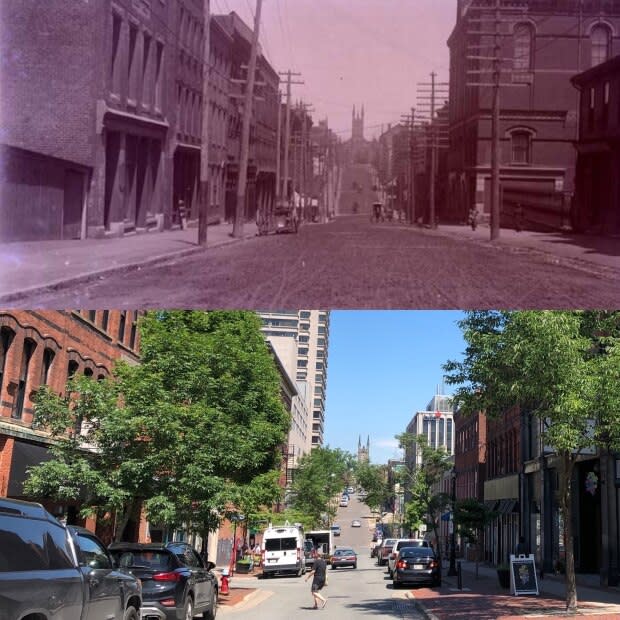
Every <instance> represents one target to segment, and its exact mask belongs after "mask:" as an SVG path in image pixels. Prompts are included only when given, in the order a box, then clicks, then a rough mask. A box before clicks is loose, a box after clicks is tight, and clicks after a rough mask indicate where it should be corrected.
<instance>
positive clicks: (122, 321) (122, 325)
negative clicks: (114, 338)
mask: <svg viewBox="0 0 620 620" xmlns="http://www.w3.org/2000/svg"><path fill="white" fill-rule="evenodd" d="M126 322H127V311H126V310H122V311H121V316H120V319H119V323H118V340H119V342H123V343H124V342H125V324H126Z"/></svg>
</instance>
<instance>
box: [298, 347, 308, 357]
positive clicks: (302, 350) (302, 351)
mask: <svg viewBox="0 0 620 620" xmlns="http://www.w3.org/2000/svg"><path fill="white" fill-rule="evenodd" d="M297 355H308V348H307V347H303V348H300V349H297Z"/></svg>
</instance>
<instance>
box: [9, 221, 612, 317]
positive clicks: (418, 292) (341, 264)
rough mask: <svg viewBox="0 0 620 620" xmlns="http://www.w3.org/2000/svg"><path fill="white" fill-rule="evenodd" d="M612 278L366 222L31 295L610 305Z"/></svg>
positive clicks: (44, 302) (63, 302) (288, 303)
mask: <svg viewBox="0 0 620 620" xmlns="http://www.w3.org/2000/svg"><path fill="white" fill-rule="evenodd" d="M619 301H620V278H619V277H618V276H617V275H614V274H604V273H601V274H597V273H593V272H592V270H587V269H582V268H580V267H579V266H574V265H563V264H555V263H554V262H553V261H550V260H548V258H545V257H544V256H542V255H540V254H538V253H535V252H529V251H521V252H511V251H508V250H507V249H506V248H502V247H500V246H495V245H492V244H489V243H486V244H482V243H475V242H471V241H467V240H464V239H463V240H461V239H454V238H450V237H447V236H443V235H441V234H440V232H439V233H436V232H435V231H430V230H424V229H417V228H411V227H408V226H406V225H400V224H394V223H392V224H388V223H386V224H379V225H377V224H371V223H370V221H369V218H368V217H367V216H349V217H341V218H337V219H336V220H335V221H333V222H330V223H329V224H325V225H314V224H311V225H306V226H303V227H302V228H301V230H300V232H299V234H297V235H270V236H266V237H256V238H253V239H250V240H248V241H245V242H243V243H238V244H232V245H228V246H224V247H219V248H213V249H209V250H206V251H204V252H201V253H197V254H195V255H191V256H186V257H184V258H179V259H175V260H170V261H168V262H166V263H163V264H159V265H157V266H150V267H143V268H141V269H139V270H133V271H128V272H126V273H115V274H112V275H109V276H105V277H102V278H101V279H97V280H95V281H93V282H87V283H84V282H82V283H80V284H74V285H72V286H71V287H69V288H61V289H59V290H56V291H53V292H48V293H40V294H33V295H32V296H30V297H28V298H26V299H24V300H20V306H22V307H30V308H35V307H45V308H101V307H107V308H111V307H114V308H156V307H167V308H169V307H185V308H205V309H210V308H246V309H264V310H268V309H277V308H302V307H303V308H329V309H334V308H385V309H388V308H413V309H435V308H436V309H448V308H450V309H455V308H456V309H474V308H543V309H555V308H592V307H597V308H600V307H608V308H609V307H616V306H617V305H618V303H619Z"/></svg>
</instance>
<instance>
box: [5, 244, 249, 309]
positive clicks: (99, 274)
mask: <svg viewBox="0 0 620 620" xmlns="http://www.w3.org/2000/svg"><path fill="white" fill-rule="evenodd" d="M257 236H258V235H251V236H248V237H243V238H241V239H236V238H231V239H226V240H224V241H221V242H219V243H215V244H213V245H212V246H207V247H206V248H203V247H201V246H196V247H194V248H189V249H185V250H174V251H172V252H169V253H167V254H160V255H159V256H153V257H151V258H145V259H140V260H135V261H133V262H129V263H126V264H123V265H116V266H114V267H107V268H104V269H97V270H92V271H89V272H86V273H81V274H78V275H75V276H71V277H69V278H59V279H57V280H53V281H52V282H49V283H47V284H36V285H33V286H30V287H28V288H25V289H22V290H19V291H14V292H12V293H7V294H6V295H1V294H0V303H5V302H14V301H19V300H20V299H23V298H24V297H28V296H30V295H40V294H45V293H51V292H54V291H58V290H61V289H63V288H64V287H68V286H74V285H76V284H86V283H88V282H92V281H93V280H96V279H100V278H101V279H102V278H105V277H107V276H110V275H113V274H121V273H127V272H129V271H137V270H139V269H141V268H142V267H153V266H155V265H158V264H161V263H165V262H167V261H171V260H176V259H179V258H185V257H186V256H192V255H194V254H198V253H200V252H207V251H209V250H212V249H214V248H219V247H224V246H227V245H233V244H236V243H240V242H242V241H248V240H249V239H254V238H255V237H257Z"/></svg>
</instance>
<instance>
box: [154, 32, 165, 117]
mask: <svg viewBox="0 0 620 620" xmlns="http://www.w3.org/2000/svg"><path fill="white" fill-rule="evenodd" d="M163 59H164V44H163V43H160V42H159V41H158V42H157V43H156V44H155V111H156V112H161V109H162V99H163V98H162V80H163V77H162V73H163V68H162V66H163Z"/></svg>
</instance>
